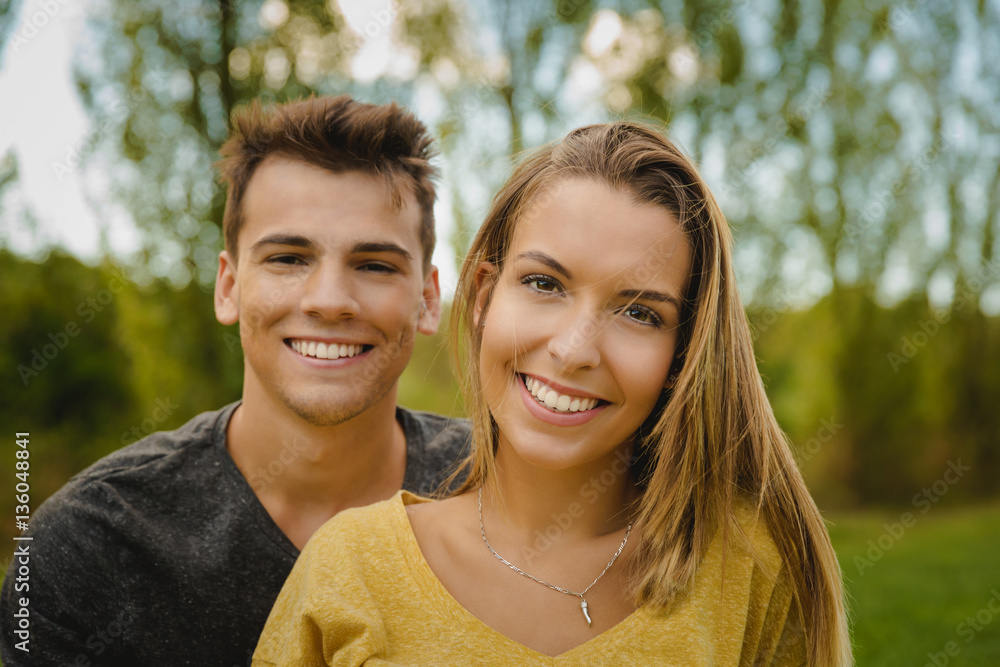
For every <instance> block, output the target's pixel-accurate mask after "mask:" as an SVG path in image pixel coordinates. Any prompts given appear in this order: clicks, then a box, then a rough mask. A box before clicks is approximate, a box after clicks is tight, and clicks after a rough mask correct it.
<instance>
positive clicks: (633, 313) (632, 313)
mask: <svg viewBox="0 0 1000 667" xmlns="http://www.w3.org/2000/svg"><path fill="white" fill-rule="evenodd" d="M621 312H623V313H624V314H625V316H626V317H629V318H631V319H633V320H635V321H636V322H641V323H643V324H655V325H659V324H660V317H659V316H658V315H657V314H656V313H654V312H653V311H651V310H649V309H648V308H645V307H643V306H626V307H625V308H623V309H622V311H621Z"/></svg>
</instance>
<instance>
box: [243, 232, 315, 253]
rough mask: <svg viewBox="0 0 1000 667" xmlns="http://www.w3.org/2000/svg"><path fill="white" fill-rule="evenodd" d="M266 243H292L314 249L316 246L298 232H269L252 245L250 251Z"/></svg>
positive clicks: (291, 244)
mask: <svg viewBox="0 0 1000 667" xmlns="http://www.w3.org/2000/svg"><path fill="white" fill-rule="evenodd" d="M266 245H290V246H295V247H297V248H307V249H309V250H313V249H315V247H316V245H315V244H314V243H313V242H312V241H310V240H309V239H308V238H306V237H305V236H299V235H298V234H269V235H268V236H265V237H264V238H262V239H260V240H259V241H257V242H256V243H254V244H253V245H252V246H250V252H253V251H254V250H257V249H258V248H260V247H262V246H266Z"/></svg>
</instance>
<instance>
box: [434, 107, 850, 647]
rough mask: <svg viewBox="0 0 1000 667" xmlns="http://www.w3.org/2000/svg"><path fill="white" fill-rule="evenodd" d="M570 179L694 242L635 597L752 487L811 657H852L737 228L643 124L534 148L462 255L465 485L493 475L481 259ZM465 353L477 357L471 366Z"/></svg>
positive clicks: (657, 598) (645, 438)
mask: <svg viewBox="0 0 1000 667" xmlns="http://www.w3.org/2000/svg"><path fill="white" fill-rule="evenodd" d="M568 177H584V178H592V179H596V180H600V181H603V182H604V183H606V184H607V185H609V186H610V187H612V188H613V189H615V190H618V191H621V192H624V193H627V194H628V195H630V196H631V197H632V198H634V199H635V200H637V201H639V202H641V203H645V204H651V205H655V206H661V207H663V208H665V209H667V210H668V211H670V212H671V213H672V214H673V215H674V216H675V217H676V219H677V220H678V221H679V224H680V225H681V227H682V229H683V230H684V231H685V235H686V237H687V239H688V241H689V243H690V244H691V249H692V268H691V277H690V283H689V287H688V291H687V295H686V298H685V302H686V303H685V308H684V310H685V311H686V312H684V313H682V317H681V332H680V336H679V342H678V347H677V353H676V355H675V361H674V366H673V369H674V372H676V373H677V380H676V383H675V384H674V389H673V391H672V393H670V394H669V395H668V396H667V397H666V400H665V401H661V403H660V405H659V406H658V409H657V411H656V412H655V413H654V414H653V415H651V418H650V420H648V421H647V428H643V429H641V431H642V433H641V438H640V439H641V442H640V443H638V444H637V448H638V452H639V453H640V457H639V458H640V459H645V461H644V464H643V465H642V466H641V468H642V469H641V471H634V472H638V475H637V476H638V479H637V482H638V483H639V486H640V488H641V490H642V493H641V496H640V498H639V500H638V507H637V512H638V517H637V521H636V525H637V527H640V530H639V531H638V536H639V544H638V545H637V548H636V551H635V554H634V556H635V557H634V559H633V561H632V563H633V572H634V574H635V594H636V602H637V604H639V605H650V606H652V607H654V608H658V609H663V608H666V607H668V606H669V605H670V604H671V602H672V601H673V599H674V597H675V596H676V595H677V594H678V593H681V592H683V591H684V590H685V589H686V588H687V587H688V586H689V585H690V584H691V582H692V580H693V577H694V574H695V571H696V568H697V566H698V563H699V561H700V559H701V557H702V556H703V555H704V553H705V552H706V550H707V548H708V545H709V542H710V541H711V540H712V538H713V536H714V534H715V532H716V530H717V529H718V528H719V527H720V526H721V527H722V529H723V530H724V531H727V533H724V535H728V530H729V527H730V525H738V524H736V523H735V512H736V505H737V502H738V501H740V500H741V499H743V498H749V499H751V501H752V502H753V503H754V504H755V505H756V507H757V512H758V513H759V515H761V516H763V518H764V520H765V521H766V524H767V526H768V529H769V530H770V533H771V535H772V538H773V539H774V541H775V543H776V545H777V547H778V549H779V550H780V552H781V554H782V556H783V558H784V560H785V563H786V567H787V568H788V572H789V573H790V575H791V578H792V581H793V584H794V591H795V599H796V600H797V602H798V609H799V610H800V614H801V621H802V624H803V627H804V629H805V632H806V636H807V642H808V655H809V662H810V664H815V665H838V666H839V665H848V664H851V663H852V658H851V647H850V638H849V632H848V626H847V616H846V611H845V606H844V599H843V590H842V583H841V572H840V567H839V565H838V562H837V558H836V555H835V553H834V550H833V546H832V545H831V543H830V538H829V535H828V534H827V532H826V528H825V525H824V523H823V519H822V517H821V516H820V513H819V510H818V509H817V508H816V505H815V503H814V502H813V500H812V498H811V497H810V495H809V492H808V490H807V489H806V485H805V483H804V482H803V479H802V476H801V474H800V473H799V470H798V468H797V467H796V465H795V461H794V459H793V457H792V452H791V450H790V448H789V445H788V442H787V440H786V437H785V435H784V433H783V432H782V430H781V428H780V427H779V426H778V423H777V421H776V420H775V418H774V413H773V412H772V410H771V405H770V403H769V402H768V399H767V395H766V394H765V392H764V385H763V382H762V381H761V377H760V373H759V371H758V370H757V364H756V361H755V358H754V354H753V343H752V338H751V334H750V327H749V324H748V322H747V318H746V314H745V313H744V310H743V306H742V303H741V302H740V298H739V294H738V293H737V289H736V282H735V275H734V272H733V265H732V252H731V249H730V245H731V236H730V232H729V227H728V225H727V223H726V220H725V217H724V216H723V215H722V212H721V211H720V209H719V207H718V204H717V203H716V201H715V198H714V197H713V196H712V194H711V193H710V192H709V190H708V188H707V186H706V185H705V183H704V181H703V180H702V178H701V176H700V175H699V174H698V171H697V169H696V168H695V166H694V165H693V163H692V162H691V161H690V160H688V158H686V157H685V156H684V155H683V154H682V153H681V152H680V150H678V149H677V147H675V146H674V145H673V144H672V143H671V142H669V141H668V140H667V139H666V138H664V137H663V136H662V135H660V134H659V133H657V132H655V131H653V130H651V129H648V128H646V127H643V126H642V125H638V124H635V123H629V122H617V123H610V124H604V125H591V126H588V127H583V128H579V129H577V130H574V131H573V132H571V133H570V134H569V135H567V136H566V138H565V139H563V140H562V141H560V142H557V143H555V144H552V145H548V146H545V147H543V148H541V149H539V150H538V151H537V152H535V153H533V154H532V155H530V156H529V157H528V158H527V159H526V160H525V161H524V162H523V163H522V164H521V165H520V166H519V167H518V168H517V169H516V170H515V171H514V174H513V175H512V176H511V178H510V179H509V181H508V182H507V184H506V185H505V186H504V188H503V189H502V190H501V191H500V192H499V193H498V194H497V196H496V198H495V199H494V201H493V205H492V207H491V209H490V212H489V214H488V215H487V217H486V220H485V221H484V223H483V225H482V227H481V228H480V230H479V233H478V234H477V236H476V239H475V241H474V242H473V244H472V247H471V249H470V250H469V253H468V255H467V256H466V258H465V261H464V264H463V267H462V271H461V275H460V278H459V284H458V289H457V290H456V295H455V302H454V306H453V314H452V323H453V326H452V331H453V335H454V336H455V339H456V340H455V341H454V342H455V346H454V351H455V355H456V358H455V360H456V367H457V368H463V369H465V372H464V373H461V375H462V376H463V381H464V391H465V393H464V395H465V397H466V400H467V406H468V408H469V413H470V417H471V420H472V424H473V442H474V445H473V450H472V453H471V455H470V456H469V459H468V460H467V461H466V470H467V473H468V476H467V477H466V479H465V481H464V483H463V484H462V486H461V487H460V489H459V492H461V491H463V490H468V489H473V488H476V487H478V486H480V485H483V484H485V483H487V482H488V481H490V479H491V478H492V477H493V475H492V472H493V460H494V456H495V452H496V446H497V430H496V423H495V422H494V421H493V419H492V417H491V415H490V412H489V408H488V406H487V405H486V402H485V400H484V398H483V392H482V379H481V377H480V373H479V363H478V356H479V350H480V345H481V340H482V336H481V328H480V326H479V325H480V323H479V322H477V321H476V317H475V304H476V296H477V287H476V272H477V267H479V265H480V264H481V263H482V262H490V263H492V264H493V265H494V266H495V267H496V269H497V271H498V272H499V271H501V270H502V269H503V265H504V261H505V259H506V257H507V251H508V248H509V246H510V243H511V240H512V238H513V234H514V230H515V228H516V226H517V223H518V220H519V218H520V217H521V215H522V214H523V213H524V212H525V209H526V208H527V207H528V206H530V205H532V204H536V203H538V202H539V200H540V198H543V197H545V196H547V195H548V194H549V193H551V192H552V185H553V183H555V182H556V181H558V180H560V179H565V178H568ZM487 308H488V305H487ZM484 312H485V311H484ZM461 350H465V352H466V354H467V356H468V361H467V362H466V363H465V364H464V365H463V364H461V363H459V362H460V358H461ZM724 539H726V538H724Z"/></svg>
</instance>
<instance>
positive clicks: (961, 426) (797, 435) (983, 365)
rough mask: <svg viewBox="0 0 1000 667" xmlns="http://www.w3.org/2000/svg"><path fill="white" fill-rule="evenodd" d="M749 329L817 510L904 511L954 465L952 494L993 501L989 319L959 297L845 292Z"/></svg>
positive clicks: (754, 317) (999, 368) (763, 315)
mask: <svg viewBox="0 0 1000 667" xmlns="http://www.w3.org/2000/svg"><path fill="white" fill-rule="evenodd" d="M751 321H752V322H754V323H755V329H756V331H757V341H756V353H757V356H758V359H760V368H761V373H762V375H763V376H764V380H765V384H766V385H767V388H768V394H769V396H770V398H771V402H772V405H773V407H774V410H775V414H776V415H777V417H778V420H779V422H780V423H781V424H782V425H783V427H784V428H785V429H786V431H787V432H788V434H789V436H790V438H791V440H792V442H793V444H794V446H795V448H796V449H797V451H798V454H799V456H800V460H801V462H802V463H801V464H802V469H803V472H804V474H805V475H806V477H807V481H808V482H809V484H810V488H811V489H812V490H813V492H814V494H816V496H817V498H818V500H819V502H820V504H821V505H826V506H829V505H850V504H855V503H881V504H894V505H905V504H908V503H909V502H910V499H911V498H912V496H913V495H914V494H916V493H918V492H920V490H921V489H922V488H923V487H925V486H927V485H929V484H931V483H933V482H934V481H935V480H937V479H938V478H940V477H941V475H942V474H943V472H944V471H945V470H946V469H947V467H948V462H949V461H957V460H958V459H961V461H962V463H963V465H971V466H972V470H971V471H970V472H969V473H968V474H967V475H966V476H965V477H964V478H963V480H962V483H961V484H960V485H959V486H958V487H957V488H956V490H955V491H954V495H955V496H956V497H958V498H971V497H977V496H978V497H982V496H990V495H993V494H995V493H996V486H995V484H994V483H993V480H995V479H997V477H998V476H1000V466H998V448H997V439H996V433H997V432H998V431H1000V414H998V413H997V411H996V409H995V406H996V405H997V402H998V398H1000V382H998V380H997V378H998V377H1000V322H998V320H997V318H989V317H986V316H984V315H983V314H982V312H981V311H980V310H979V309H978V308H976V307H975V304H974V303H969V302H966V303H964V304H962V305H961V306H959V305H958V302H957V301H956V304H955V305H954V306H953V307H952V309H951V310H950V311H935V310H933V309H931V308H930V307H929V306H928V305H927V302H926V300H924V299H916V298H914V299H911V300H908V301H904V302H902V303H900V304H898V305H897V306H896V307H894V308H891V309H885V308H881V307H879V306H877V305H876V304H875V303H874V302H873V301H872V300H871V298H870V297H869V296H868V294H867V293H866V292H865V291H864V290H861V289H852V290H837V291H835V292H834V293H832V294H831V295H830V296H828V297H827V298H825V299H823V300H822V301H820V302H819V303H818V304H817V305H816V306H814V307H813V308H811V309H809V310H807V311H800V312H788V313H783V314H780V315H779V314H778V313H776V312H775V311H772V310H756V311H753V312H752V313H751ZM973 360H974V361H973Z"/></svg>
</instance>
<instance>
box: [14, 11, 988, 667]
mask: <svg viewBox="0 0 1000 667" xmlns="http://www.w3.org/2000/svg"><path fill="white" fill-rule="evenodd" d="M998 64H1000V2H997V0H955V1H953V2H945V1H941V2H934V1H932V0H905V1H902V2H890V1H889V0H806V1H798V0H763V1H760V2H756V1H755V2H752V3H751V2H749V1H746V0H743V1H740V0H737V1H735V2H711V1H707V2H691V1H688V2H681V1H680V0H677V1H674V2H657V1H654V0H648V1H640V0H634V1H619V2H610V1H609V2H592V1H589V0H553V1H550V2H546V1H544V0H532V1H527V0H509V1H501V0H413V1H407V2H400V3H396V2H392V1H390V0H371V1H368V0H361V1H354V0H329V1H328V2H312V1H304V0H266V1H265V2H260V1H259V0H248V1H245V2H244V1H242V0H241V1H240V2H236V1H235V0H218V1H215V2H212V1H209V0H170V1H169V2H168V1H167V0H44V1H40V0H21V1H17V0H15V1H14V2H4V3H0V100H2V102H0V308H2V311H3V316H2V317H0V371H2V373H3V374H4V376H3V380H2V382H0V423H2V424H3V426H4V433H3V435H2V437H3V438H4V441H5V442H7V444H6V445H4V447H3V449H2V451H0V460H2V461H3V467H2V470H3V474H4V475H5V477H6V478H7V480H11V481H10V487H7V486H6V484H7V483H8V482H7V481H5V482H4V485H5V486H4V488H11V489H12V488H13V485H14V483H15V482H16V481H17V480H16V479H14V473H15V471H14V465H13V463H14V461H15V459H14V452H15V448H16V445H15V444H14V442H13V438H14V433H15V432H17V431H28V432H30V434H31V445H30V447H31V451H32V455H31V476H30V483H31V494H32V506H33V507H34V508H37V506H38V505H39V504H40V503H41V501H42V500H43V499H44V498H45V497H47V496H48V495H50V494H51V493H52V492H54V491H55V490H56V489H58V488H59V487H60V486H61V485H62V484H63V483H65V481H66V480H67V479H68V478H69V477H70V476H72V475H73V474H75V473H77V472H79V471H80V470H82V469H83V468H85V467H86V466H88V465H89V464H90V463H92V462H94V461H95V460H97V459H98V458H100V457H101V456H104V455H106V454H108V453H109V452H111V451H113V450H115V449H117V448H119V447H122V446H124V445H127V444H130V443H132V442H135V441H136V440H138V439H139V438H140V437H142V436H143V435H145V434H147V433H150V432H152V431H154V430H160V429H169V428H174V427H176V426H178V425H180V424H182V423H184V422H185V421H187V420H188V419H189V418H191V417H192V416H193V415H195V414H197V413H199V412H202V411H204V410H210V409H215V408H218V407H220V406H222V405H224V404H227V403H229V402H231V401H233V400H236V399H237V398H238V397H239V395H240V388H241V381H242V357H241V350H240V346H239V338H238V333H237V331H236V328H235V327H232V328H226V327H222V326H221V325H219V324H218V323H217V322H216V321H215V318H214V315H213V310H212V297H211V290H212V285H213V280H214V275H215V269H216V257H217V254H218V252H219V251H220V250H221V249H222V238H221V234H220V223H221V220H222V210H223V206H224V195H225V193H224V192H223V191H222V190H221V189H220V188H219V187H218V185H217V183H216V179H215V174H214V172H213V169H212V164H213V162H214V161H215V160H216V159H217V149H218V147H219V146H220V145H221V143H222V142H223V141H224V139H225V137H226V134H227V125H228V118H229V115H230V112H231V111H232V110H233V109H234V108H236V107H238V106H239V105H241V104H244V103H246V102H247V101H248V100H250V99H252V98H255V97H263V98H267V99H273V100H276V101H285V100H290V99H297V98H300V97H303V96H307V95H309V94H312V93H316V94H339V93H351V94H353V95H355V96H356V97H358V98H359V99H362V100H364V101H370V102H376V103H384V102H388V101H391V100H396V101H399V102H400V103H402V104H404V105H407V106H409V107H411V108H412V109H413V110H414V111H415V112H416V113H417V115H418V116H419V117H420V118H421V119H422V120H424V122H426V123H427V124H428V126H429V127H430V128H431V129H432V131H433V132H434V133H435V134H436V135H437V136H438V137H439V144H438V146H439V149H440V153H441V156H440V158H439V160H438V166H439V167H440V169H441V173H442V179H441V187H440V190H439V194H440V196H439V201H438V205H437V209H436V212H437V217H438V221H439V223H438V225H439V226H438V235H439V244H438V245H439V247H438V250H437V252H436V254H435V263H436V264H437V265H438V266H439V267H441V271H442V286H443V289H444V291H445V293H446V296H448V297H450V294H451V293H452V292H453V290H454V281H455V276H456V265H457V262H458V259H459V258H460V257H461V256H462V255H463V253H464V251H465V249H466V248H467V247H468V245H469V243H470V241H471V237H472V235H473V234H474V233H475V231H476V229H477V227H478V225H479V222H480V221H481V220H482V218H483V216H484V214H485V212H486V210H487V208H488V206H489V202H490V199H491V198H492V196H493V194H494V193H495V192H496V191H497V189H498V188H499V186H500V185H501V184H502V182H503V181H504V180H505V178H506V177H507V176H508V175H509V173H510V171H511V168H512V166H513V165H514V164H516V162H517V160H518V157H519V155H521V154H522V152H523V151H525V150H529V149H531V148H533V147H535V146H537V145H539V144H541V143H544V142H546V141H551V140H554V139H557V138H559V137H561V136H562V135H563V134H565V133H566V132H567V131H568V130H570V129H572V128H574V127H577V126H579V125H582V124H585V123H591V122H601V121H606V120H610V119H616V118H633V119H638V120H643V121H645V122H649V123H652V124H655V125H657V126H659V127H661V128H662V129H663V130H664V131H665V132H666V133H667V134H668V135H669V136H670V137H671V138H673V139H674V140H675V141H676V142H677V143H678V144H680V145H681V146H682V147H683V149H684V150H685V151H686V152H687V153H688V154H689V155H691V156H692V157H693V158H694V159H695V160H696V161H697V162H698V164H699V165H700V166H701V169H702V172H703V174H704V176H705V178H706V180H707V181H708V183H709V185H710V187H711V188H712V190H713V192H714V193H715V194H716V196H717V197H718V199H719V200H720V203H721V205H722V208H723V211H724V212H725V213H726V215H727V217H728V219H729V222H730V224H731V225H732V227H733V229H734V232H735V237H736V258H737V267H738V274H739V287H740V290H741V293H742V295H743V298H744V302H745V304H746V306H747V310H748V313H749V315H750V317H751V321H752V322H753V324H754V328H755V332H756V351H757V356H758V359H759V363H760V368H761V372H762V374H763V376H764V378H765V382H766V384H767V387H768V392H769V395H770V397H771V401H772V404H773V406H774V409H775V411H776V413H777V415H778V418H779V420H780V422H781V423H782V424H783V426H784V427H785V429H786V430H787V432H788V434H789V438H790V440H791V442H792V444H793V447H794V449H795V450H796V452H797V455H798V456H799V460H800V462H801V466H802V469H803V471H804V473H805V475H806V478H807V481H808V483H809V485H810V488H811V489H812V491H813V494H814V496H815V498H816V500H817V503H818V504H819V506H820V508H821V509H823V510H824V512H825V514H826V515H827V516H828V518H829V519H830V521H831V526H830V531H831V535H832V536H833V538H834V542H835V546H836V547H837V549H838V553H839V555H840V558H841V564H842V567H843V569H844V573H845V578H846V580H847V585H848V589H849V591H850V593H851V596H852V600H853V602H852V606H853V609H854V619H855V620H854V633H855V645H856V650H857V656H858V660H859V664H863V665H864V664H873V665H925V664H927V665H935V666H940V665H945V664H954V665H959V664H962V665H986V664H1000V613H996V612H995V611H994V610H996V609H1000V557H998V556H997V554H998V553H1000V502H998V496H1000V484H998V481H997V480H1000V435H998V434H1000V242H998V240H997V239H998V232H1000V183H998V179H1000V68H998ZM446 328H447V323H445V324H444V325H443V326H442V331H444V330H446ZM400 400H401V402H402V403H403V404H404V405H407V406H410V407H413V408H418V409H426V410H433V411H437V412H443V413H448V414H456V415H460V414H462V409H463V407H462V403H461V400H460V399H459V397H458V395H457V391H456V384H455V381H454V380H453V378H452V374H451V370H450V368H449V366H448V353H447V347H446V343H445V341H444V336H438V337H437V338H434V339H431V338H427V339H423V340H422V341H420V346H419V347H418V349H417V352H416V354H415V357H414V359H413V362H412V363H411V366H410V368H409V369H408V370H407V373H406V375H405V377H404V380H403V383H402V390H401V398H400ZM13 495H14V494H13V492H11V493H5V494H4V495H3V496H0V508H2V510H3V514H2V516H4V517H8V518H4V519H3V522H2V525H3V529H2V531H0V533H2V534H3V536H4V537H5V538H6V539H7V540H9V539H10V538H11V537H12V536H13V535H14V534H16V529H15V525H14V519H13V515H14V501H13ZM7 543H8V544H11V545H12V544H13V543H12V542H9V541H8V542H7ZM12 551H13V546H11V547H9V549H6V550H4V551H2V552H0V553H2V554H3V556H5V557H9V554H10V553H11V552H12ZM4 569H6V567H4Z"/></svg>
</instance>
